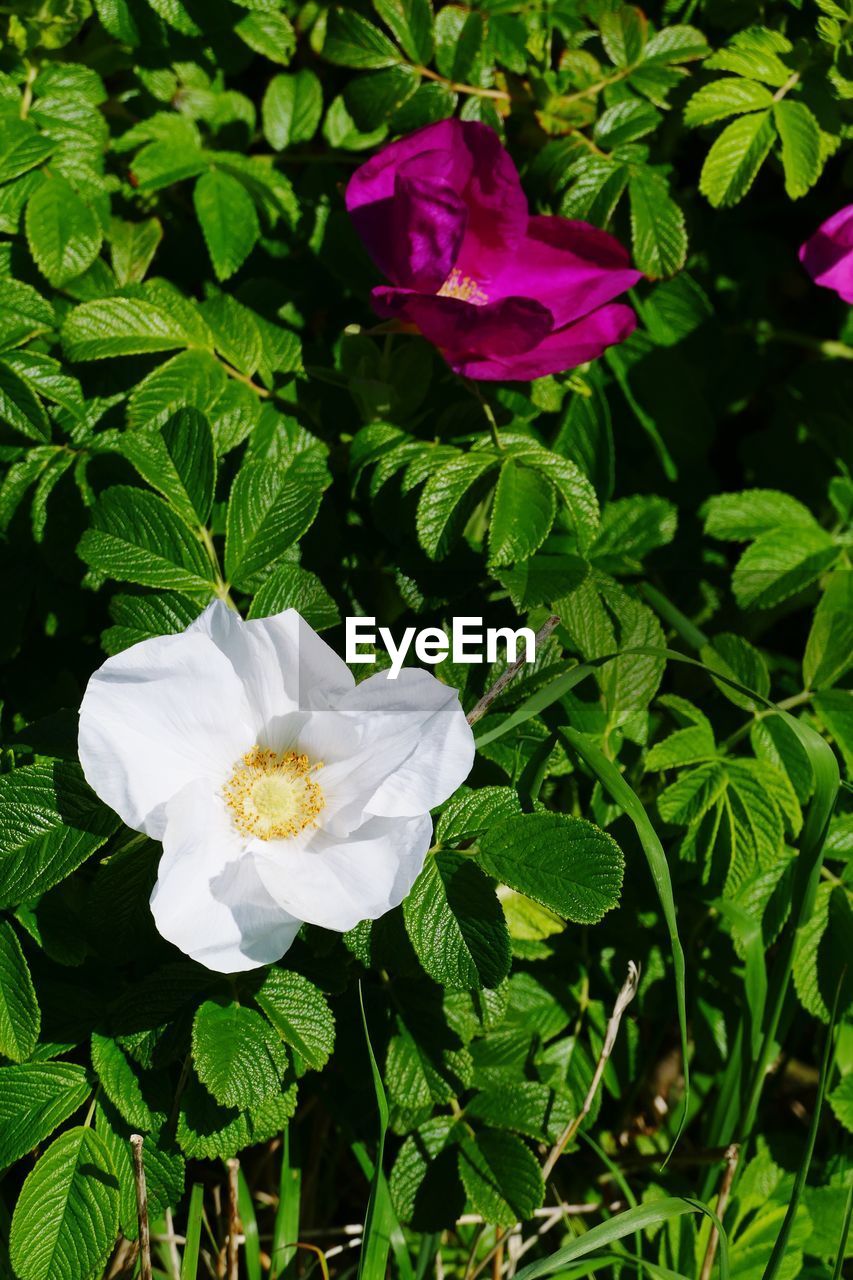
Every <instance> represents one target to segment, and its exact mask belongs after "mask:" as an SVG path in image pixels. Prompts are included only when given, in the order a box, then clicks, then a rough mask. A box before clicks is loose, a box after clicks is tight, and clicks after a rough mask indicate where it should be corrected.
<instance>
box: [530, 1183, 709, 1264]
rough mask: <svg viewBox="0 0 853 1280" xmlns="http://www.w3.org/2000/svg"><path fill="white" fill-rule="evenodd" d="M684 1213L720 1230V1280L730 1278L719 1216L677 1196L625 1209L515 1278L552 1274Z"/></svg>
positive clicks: (696, 1201)
mask: <svg viewBox="0 0 853 1280" xmlns="http://www.w3.org/2000/svg"><path fill="white" fill-rule="evenodd" d="M685 1213H702V1214H704V1215H705V1217H707V1218H710V1219H711V1221H712V1222H713V1223H714V1225H715V1226H716V1228H717V1230H718V1231H719V1233H720V1254H719V1274H720V1280H729V1256H728V1241H727V1239H726V1234H725V1231H724V1230H723V1225H722V1223H721V1222H720V1221H719V1219H718V1218H717V1215H716V1214H715V1213H714V1212H713V1211H712V1210H711V1209H709V1208H708V1207H707V1205H704V1204H702V1203H701V1202H700V1201H699V1200H688V1199H687V1198H675V1197H673V1198H668V1199H665V1200H654V1201H651V1202H650V1203H648V1204H641V1205H638V1206H637V1207H636V1208H634V1209H626V1210H625V1212H624V1213H620V1214H618V1215H617V1216H616V1217H615V1218H610V1219H609V1220H608V1221H607V1222H601V1223H599V1224H598V1226H597V1227H591V1228H590V1230H589V1231H586V1232H585V1233H584V1234H583V1235H582V1236H578V1237H577V1239H575V1240H572V1242H571V1243H570V1244H567V1245H565V1246H564V1247H563V1248H562V1249H558V1250H557V1252H556V1253H552V1254H551V1256H550V1258H543V1259H541V1260H540V1261H539V1262H531V1263H530V1265H529V1266H527V1267H523V1268H522V1269H521V1271H519V1272H517V1274H516V1278H515V1280H538V1278H539V1277H540V1276H550V1275H553V1274H554V1272H556V1271H562V1270H563V1268H564V1267H565V1266H566V1264H567V1263H569V1262H574V1261H575V1260H576V1259H580V1258H583V1257H585V1256H586V1255H587V1254H590V1253H595V1252H596V1250H598V1249H600V1248H602V1247H603V1246H605V1245H609V1244H612V1243H613V1242H614V1241H615V1240H622V1239H623V1238H624V1237H625V1236H627V1235H632V1234H633V1233H634V1232H635V1231H644V1230H645V1229H646V1228H647V1227H654V1226H658V1225H659V1224H660V1223H663V1222H670V1221H671V1220H672V1219H673V1218H678V1217H680V1216H681V1215H682V1214H685ZM617 1256H618V1258H619V1261H620V1262H622V1263H624V1262H625V1261H626V1260H627V1259H626V1257H625V1255H624V1254H619V1255H617Z"/></svg>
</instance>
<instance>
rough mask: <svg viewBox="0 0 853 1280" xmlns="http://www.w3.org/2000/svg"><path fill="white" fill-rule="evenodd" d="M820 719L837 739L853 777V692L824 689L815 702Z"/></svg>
mask: <svg viewBox="0 0 853 1280" xmlns="http://www.w3.org/2000/svg"><path fill="white" fill-rule="evenodd" d="M814 708H815V711H816V712H817V715H818V719H819V720H820V722H821V724H822V725H823V726H824V728H825V729H827V731H828V732H829V733H830V734H831V736H832V737H833V738H834V739H835V742H836V745H837V746H838V750H839V751H840V752H841V754H842V756H843V757H844V763H845V764H846V766H847V772H848V773H849V774H851V775H853V692H851V691H850V690H849V689H824V690H823V691H822V692H821V693H819V694H818V695H817V697H816V698H815V700H814Z"/></svg>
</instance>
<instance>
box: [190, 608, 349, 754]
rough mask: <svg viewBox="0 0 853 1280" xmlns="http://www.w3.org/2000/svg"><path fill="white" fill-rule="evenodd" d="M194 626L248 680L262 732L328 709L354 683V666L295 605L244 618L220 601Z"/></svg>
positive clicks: (250, 696)
mask: <svg viewBox="0 0 853 1280" xmlns="http://www.w3.org/2000/svg"><path fill="white" fill-rule="evenodd" d="M192 625H193V628H195V629H198V630H201V631H203V632H204V633H205V634H206V635H209V636H210V638H211V639H212V640H213V642H214V644H215V645H217V646H218V648H219V649H220V650H221V651H222V653H223V654H224V655H225V656H226V658H227V659H228V660H229V662H230V663H231V665H232V666H233V668H234V670H235V671H236V673H237V675H238V676H239V677H240V679H241V681H242V682H243V684H244V686H245V689H246V693H247V696H248V698H249V701H250V703H251V704H252V708H253V712H254V717H255V722H256V725H257V731H258V734H259V736H260V734H261V731H262V730H263V729H264V728H265V727H266V728H267V730H268V732H269V733H273V734H274V733H275V721H276V718H277V717H280V716H285V715H288V714H289V713H292V712H294V711H298V710H310V709H312V708H324V707H329V706H331V705H333V704H334V702H336V701H337V699H338V698H339V697H342V696H343V695H344V694H346V693H348V692H349V691H350V690H351V689H352V687H353V684H354V680H353V675H352V672H351V671H350V669H349V667H348V666H347V665H346V663H345V662H343V661H342V660H341V659H340V658H339V657H338V655H337V654H336V653H335V651H334V649H331V648H330V647H329V645H327V644H326V642H325V640H321V639H320V637H319V636H318V635H317V632H316V631H314V630H313V629H312V628H311V627H309V625H308V623H307V622H305V620H304V619H303V618H301V617H300V615H299V614H298V613H297V612H296V610H295V609H286V610H285V611H284V612H283V613H278V614H275V615H274V616H273V617H271V618H254V619H252V620H250V621H249V622H243V620H242V618H240V616H239V615H238V614H236V613H235V612H234V610H233V609H229V608H228V606H227V605H225V604H223V603H222V601H221V600H218V601H215V602H214V603H213V604H211V605H209V606H208V608H207V609H205V611H204V613H203V614H202V615H201V617H200V618H197V619H196V621H195V622H194V623H193V624H192Z"/></svg>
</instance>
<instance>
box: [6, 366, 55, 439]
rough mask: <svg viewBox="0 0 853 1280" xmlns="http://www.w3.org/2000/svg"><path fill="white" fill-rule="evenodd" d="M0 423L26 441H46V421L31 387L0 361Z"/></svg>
mask: <svg viewBox="0 0 853 1280" xmlns="http://www.w3.org/2000/svg"><path fill="white" fill-rule="evenodd" d="M0 421H2V422H5V423H7V424H8V426H10V427H12V428H13V429H14V430H15V431H20V433H21V435H24V436H27V437H28V438H29V439H30V440H38V441H43V440H49V439H50V422H49V421H48V417H47V414H46V413H45V410H44V406H43V405H42V403H41V401H40V400H39V398H38V396H37V395H36V394H35V392H34V391H33V389H32V387H31V386H30V385H29V383H28V382H26V381H25V380H24V379H23V378H22V377H21V376H20V374H18V373H16V371H15V370H14V369H13V368H11V367H10V366H9V365H8V364H7V363H6V362H5V361H4V360H0Z"/></svg>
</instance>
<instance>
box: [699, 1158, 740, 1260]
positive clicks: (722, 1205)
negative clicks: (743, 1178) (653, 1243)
mask: <svg viewBox="0 0 853 1280" xmlns="http://www.w3.org/2000/svg"><path fill="white" fill-rule="evenodd" d="M739 1155H740V1147H738V1145H737V1143H736V1142H733V1143H732V1145H731V1146H730V1147H727V1149H726V1169H725V1173H724V1174H723V1180H722V1182H721V1183H720V1194H719V1195H718V1196H717V1210H716V1212H717V1217H718V1218H719V1219H720V1221H721V1222H722V1220H723V1214H724V1213H725V1211H726V1205H727V1204H728V1202H729V1196H730V1195H731V1190H732V1183H733V1182H734V1177H735V1170H736V1169H737V1162H738V1157H739ZM719 1243H720V1233H719V1231H718V1230H717V1228H716V1227H715V1226H712V1227H711V1234H710V1236H709V1237H708V1247H707V1248H706V1250H705V1257H704V1258H703V1260H702V1270H701V1271H700V1272H699V1280H711V1271H712V1269H713V1266H714V1258H715V1256H716V1253H717V1245H718V1244H719Z"/></svg>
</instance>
